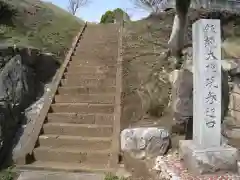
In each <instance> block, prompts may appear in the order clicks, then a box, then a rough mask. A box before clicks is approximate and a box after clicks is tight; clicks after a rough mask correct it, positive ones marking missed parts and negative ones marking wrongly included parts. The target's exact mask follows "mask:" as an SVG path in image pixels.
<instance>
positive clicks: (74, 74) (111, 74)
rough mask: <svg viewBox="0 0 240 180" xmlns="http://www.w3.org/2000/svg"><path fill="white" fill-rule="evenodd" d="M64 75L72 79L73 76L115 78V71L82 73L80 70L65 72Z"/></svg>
mask: <svg viewBox="0 0 240 180" xmlns="http://www.w3.org/2000/svg"><path fill="white" fill-rule="evenodd" d="M64 77H65V78H66V79H67V78H70V79H73V78H74V77H84V78H86V79H103V78H114V79H115V78H116V72H112V73H111V72H109V73H108V72H105V73H103V72H102V73H101V72H100V73H82V72H75V73H72V72H65V73H64Z"/></svg>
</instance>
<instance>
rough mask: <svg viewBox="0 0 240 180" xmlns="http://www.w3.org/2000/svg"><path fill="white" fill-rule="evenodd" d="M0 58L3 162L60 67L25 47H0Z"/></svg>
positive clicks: (37, 107)
mask: <svg viewBox="0 0 240 180" xmlns="http://www.w3.org/2000/svg"><path fill="white" fill-rule="evenodd" d="M0 56H1V58H2V59H4V61H1V58H0V162H3V160H4V158H5V157H6V154H7V153H9V152H11V151H10V150H9V149H10V148H12V145H14V144H16V143H17V142H18V140H19V134H21V133H18V132H19V130H21V127H22V126H23V125H25V124H27V123H28V122H29V121H31V120H32V119H34V117H36V116H37V115H38V114H37V111H38V109H39V108H41V106H42V101H41V99H40V100H39V101H38V99H39V98H40V97H41V96H42V95H43V92H44V86H45V84H46V83H47V82H49V81H50V80H51V77H53V75H54V74H55V72H56V70H57V68H58V67H59V64H58V63H57V62H56V60H55V59H54V57H52V56H51V55H45V54H40V51H38V50H37V49H30V48H24V47H22V48H16V47H9V48H8V47H7V48H6V47H5V49H4V46H0ZM46 67H48V69H49V71H46ZM1 68H2V69H1ZM43 69H45V72H44V71H43ZM35 101H37V102H36V104H34V102H35Z"/></svg>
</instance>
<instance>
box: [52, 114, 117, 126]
mask: <svg viewBox="0 0 240 180" xmlns="http://www.w3.org/2000/svg"><path fill="white" fill-rule="evenodd" d="M47 122H50V123H73V124H98V125H113V115H107V114H79V113H49V114H48V116H47Z"/></svg>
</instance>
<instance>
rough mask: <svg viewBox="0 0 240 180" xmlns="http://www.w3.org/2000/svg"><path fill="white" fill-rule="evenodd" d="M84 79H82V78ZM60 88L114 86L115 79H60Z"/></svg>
mask: <svg viewBox="0 0 240 180" xmlns="http://www.w3.org/2000/svg"><path fill="white" fill-rule="evenodd" d="M83 78H84V77H83ZM61 84H62V86H95V87H96V86H100V85H104V86H114V85H115V84H116V80H115V79H82V78H78V77H75V78H74V79H62V80H61Z"/></svg>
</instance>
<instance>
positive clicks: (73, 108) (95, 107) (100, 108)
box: [51, 103, 114, 114]
mask: <svg viewBox="0 0 240 180" xmlns="http://www.w3.org/2000/svg"><path fill="white" fill-rule="evenodd" d="M51 110H52V112H69V113H72V112H73V113H106V114H112V113H113V112H114V105H110V104H88V103H55V104H52V105H51Z"/></svg>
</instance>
